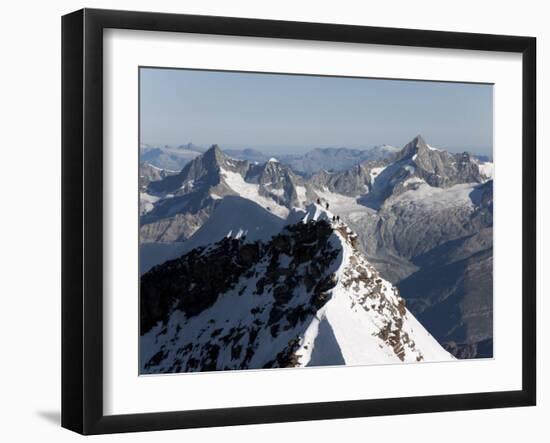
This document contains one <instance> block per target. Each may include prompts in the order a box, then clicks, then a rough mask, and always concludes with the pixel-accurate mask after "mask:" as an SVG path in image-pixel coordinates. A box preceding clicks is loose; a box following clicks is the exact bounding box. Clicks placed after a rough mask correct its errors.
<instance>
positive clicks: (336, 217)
mask: <svg viewBox="0 0 550 443" xmlns="http://www.w3.org/2000/svg"><path fill="white" fill-rule="evenodd" d="M317 204H318V205H322V203H321V199H320V198H318V199H317ZM328 208H329V203H328V202H326V203H325V209H326V210H327V211H328ZM332 222H333V223H335V222H338V223H340V216H339V215H333V216H332Z"/></svg>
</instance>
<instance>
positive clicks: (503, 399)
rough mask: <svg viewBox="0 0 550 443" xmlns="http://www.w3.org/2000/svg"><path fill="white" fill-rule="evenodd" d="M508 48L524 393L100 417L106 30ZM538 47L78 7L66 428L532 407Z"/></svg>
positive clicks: (69, 74)
mask: <svg viewBox="0 0 550 443" xmlns="http://www.w3.org/2000/svg"><path fill="white" fill-rule="evenodd" d="M107 28H118V29H133V30H147V31H172V32H192V33H199V34H217V35H227V36H251V37H269V38H280V39H301V40H317V41H327V42H353V43H369V44H378V45H398V46H416V47H431V48H454V49H469V50H481V51H503V52H512V53H520V54H522V64H523V85H522V88H523V98H522V100H523V104H522V106H523V109H522V128H523V136H522V137H523V138H522V157H523V165H522V186H523V189H522V193H523V208H522V211H523V214H522V220H523V234H522V240H523V257H522V263H523V269H522V288H523V293H522V389H521V390H517V391H506V392H479V393H473V394H459V395H436V396H420V397H404V398H392V399H371V400H357V401H336V402H325V403H307V404H290V405H266V406H261V407H237V408H228V409H209V410H191V411H177V412H160V413H142V414H131V415H108V416H107V415H104V413H103V407H102V405H103V375H102V372H103V343H102V340H103V338H102V324H103V319H102V315H103V314H102V313H103V298H102V282H103V280H102V266H103V255H102V254H103V250H102V244H103V228H102V220H103V210H102V205H103V201H102V195H103V189H102V188H103V184H102V176H103V166H102V160H103V148H102V138H103V122H102V120H103V111H102V109H103V108H102V107H103V96H102V94H103V88H102V82H103V79H102V76H103V38H102V37H103V30H104V29H107ZM535 88H536V39H535V38H533V37H517V36H504V35H485V34H471V33H456V32H440V31H423V30H411V29H391V28H378V27H364V26H349V25H339V24H320V23H301V22H289V21H275V20H257V19H244V18H232V17H211V16H197V15H180V14H164V13H150V12H128V11H110V10H97V9H83V10H79V11H76V12H73V13H71V14H68V15H65V16H63V18H62V426H63V427H65V428H68V429H71V430H73V431H76V432H79V433H82V434H105V433H116V432H132V431H151V430H162V429H178V428H194V427H210V426H228V425H240V424H256V423H273V422H289V421H301V420H320V419H332V418H348V417H363V416H380V415H390V414H412V413H425V412H437V411H457V410H467V409H486V408H502V407H513V406H531V405H535V403H536V315H535V309H536V118H535V116H536V89H535Z"/></svg>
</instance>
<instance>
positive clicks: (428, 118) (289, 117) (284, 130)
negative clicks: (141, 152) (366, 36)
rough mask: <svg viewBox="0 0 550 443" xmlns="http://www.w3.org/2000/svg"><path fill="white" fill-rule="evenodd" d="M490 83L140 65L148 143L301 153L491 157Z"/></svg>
mask: <svg viewBox="0 0 550 443" xmlns="http://www.w3.org/2000/svg"><path fill="white" fill-rule="evenodd" d="M492 108H493V88H492V85H487V84H466V83H448V82H432V81H411V80H384V79H369V78H350V77H322V76H303V75H291V74H257V73H241V72H225V71H202V70H185V69H162V68H141V69H140V142H141V143H143V144H148V145H151V146H165V145H169V146H179V145H185V144H187V143H189V142H192V143H193V144H195V145H197V146H201V147H205V148H207V147H209V146H211V145H212V144H218V145H220V147H221V148H222V149H246V148H251V149H255V150H258V151H262V152H265V153H268V154H273V155H277V154H279V155H280V154H302V153H304V152H306V151H309V150H311V149H314V148H327V147H332V148H341V147H345V148H355V149H357V148H360V149H368V148H372V147H373V146H377V145H383V144H388V145H392V146H395V147H398V148H401V147H403V146H404V145H405V144H406V143H408V142H409V141H410V140H412V139H413V138H414V137H415V136H416V135H417V134H422V136H423V137H424V139H425V140H426V142H427V143H428V144H430V145H432V146H435V147H438V148H442V149H446V150H449V151H451V152H463V151H468V152H470V153H473V154H478V155H488V156H491V157H492V143H493V112H492Z"/></svg>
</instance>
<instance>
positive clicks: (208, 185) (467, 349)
mask: <svg viewBox="0 0 550 443" xmlns="http://www.w3.org/2000/svg"><path fill="white" fill-rule="evenodd" d="M186 149H187V148H183V149H182V151H186ZM379 151H380V152H381V154H379V155H376V156H374V157H375V158H368V159H366V160H359V161H358V160H357V158H356V157H354V155H355V154H353V153H350V152H348V150H344V151H341V152H340V150H335V151H333V150H329V151H326V152H325V151H324V150H319V152H321V153H320V154H319V153H318V152H317V150H315V151H313V152H315V155H313V154H312V155H310V156H308V155H307V154H306V155H305V156H303V157H304V158H305V157H307V158H308V161H310V163H307V164H309V165H312V164H315V165H317V166H315V167H312V168H311V169H309V171H313V169H316V168H317V167H320V165H321V164H322V163H323V161H324V159H328V158H333V159H335V158H338V159H340V160H342V162H344V163H345V162H347V161H351V160H350V159H351V158H355V160H354V162H357V163H353V164H351V165H350V166H348V167H346V168H344V169H343V170H339V168H334V167H333V168H330V169H331V170H330V171H329V170H326V169H327V168H322V169H323V170H320V171H316V172H315V173H309V172H307V171H305V170H303V171H296V170H295V169H294V168H297V167H298V168H300V167H301V168H303V169H306V168H305V166H304V165H305V164H306V163H303V161H304V158H301V159H300V162H302V163H299V162H298V163H296V164H298V165H302V166H296V164H294V166H293V163H292V162H289V164H285V163H284V162H282V161H281V160H280V159H273V158H263V159H262V160H263V161H260V160H259V158H260V157H259V156H258V155H256V154H255V153H253V152H248V153H247V155H249V158H255V160H248V159H236V158H231V157H230V156H228V155H227V154H228V152H227V151H226V152H223V151H222V150H221V149H220V148H219V147H218V146H217V145H215V146H213V147H211V148H210V149H208V150H207V151H206V152H204V153H199V152H198V151H195V152H197V155H195V156H194V157H193V159H192V160H190V161H189V162H187V163H186V164H185V166H184V167H183V168H182V169H181V170H180V172H178V173H172V172H168V173H166V174H165V176H164V177H160V179H153V178H154V177H151V178H149V179H148V180H149V183H148V184H146V185H145V182H144V187H143V188H142V190H141V199H142V201H141V207H142V208H145V207H146V210H142V216H141V219H140V238H141V242H142V245H141V272H142V273H144V276H143V279H145V278H146V277H145V276H150V275H152V274H151V273H153V274H154V273H155V272H160V271H159V270H160V269H162V267H159V266H158V265H161V264H162V263H164V262H165V261H166V260H169V259H177V258H178V257H181V259H179V260H184V261H185V260H188V259H186V258H185V257H187V256H188V255H189V254H196V252H193V251H196V250H197V249H198V248H209V247H213V246H209V245H213V244H217V243H216V242H222V243H223V242H226V243H227V242H228V240H224V239H225V238H226V237H227V236H229V238H233V239H235V237H238V238H237V239H235V240H239V241H238V242H237V243H239V244H241V243H242V244H243V245H247V244H250V243H254V242H261V243H262V244H265V245H268V244H269V243H270V242H271V241H272V240H271V239H273V238H275V237H276V236H277V235H280V233H281V232H283V231H284V229H285V226H288V225H290V224H296V223H297V222H299V221H301V219H298V220H297V219H296V217H297V216H296V214H297V213H298V212H299V209H300V208H301V209H302V210H304V209H305V208H308V207H309V208H310V209H308V211H311V210H312V209H311V206H309V205H311V204H312V203H315V202H320V203H322V205H326V204H328V205H329V211H332V213H333V214H334V215H335V216H336V215H338V216H339V217H340V218H341V220H342V222H345V223H346V227H349V229H350V230H352V231H353V232H354V233H356V235H357V241H356V242H355V246H354V248H355V249H354V250H356V251H357V254H360V256H361V260H365V261H367V262H368V263H369V265H368V266H369V267H373V269H374V268H375V269H376V272H378V273H379V274H380V278H381V279H384V280H387V281H389V282H391V284H393V285H394V286H395V287H396V288H398V289H399V293H400V296H401V297H403V298H404V299H405V300H406V301H407V307H408V308H409V309H410V311H411V313H412V315H414V316H415V317H417V318H418V319H419V320H420V322H421V323H422V325H424V327H425V328H426V329H427V330H428V331H429V332H430V333H431V334H432V335H433V336H434V337H435V338H436V339H437V341H438V342H439V343H440V344H441V345H442V346H444V347H445V348H446V349H448V350H449V351H450V352H451V353H453V354H454V355H455V356H457V357H459V358H472V357H489V356H491V355H492V338H493V337H492V309H493V304H492V300H493V299H492V204H493V203H492V171H493V166H492V163H489V162H482V161H480V160H479V159H477V158H476V157H474V156H472V155H470V154H468V153H462V154H451V153H449V152H447V151H445V150H442V149H437V148H434V147H432V146H430V145H428V144H427V143H426V142H425V141H424V140H423V139H422V137H420V136H417V137H415V138H414V139H413V140H411V142H409V143H408V144H407V145H406V146H404V147H403V148H401V149H395V148H391V147H384V148H380V149H379ZM360 152H362V151H360ZM365 152H367V151H365ZM233 154H234V155H235V153H234V152H233ZM308 154H309V153H308ZM325 154H326V157H325ZM318 155H320V157H319V156H318ZM365 155H366V154H365ZM235 156H237V155H235ZM319 158H322V159H323V160H322V161H321V160H319ZM142 160H143V156H142ZM294 160H296V159H294ZM327 161H328V160H327ZM333 163H334V164H338V162H337V161H336V160H333ZM342 164H343V163H342ZM306 172H307V173H306ZM316 207H317V208H319V207H320V205H316ZM301 217H302V218H304V217H308V215H307V213H306V214H305V215H304V214H303V215H302V216H301ZM323 217H324V216H323ZM325 218H326V217H325ZM328 222H329V225H331V226H333V225H332V220H331V219H329V220H328ZM285 235H286V234H285ZM229 243H231V242H229ZM231 244H232V243H231ZM220 247H221V246H220ZM223 247H224V248H227V247H229V246H228V245H225V246H223ZM235 247H237V246H235ZM239 248H240V246H239ZM239 248H237V251H236V252H238V250H240V249H239ZM354 253H355V252H354ZM262 257H263V255H262ZM265 257H268V256H265ZM291 258H292V257H291ZM270 260H271V258H270ZM169 263H172V262H169ZM155 266H156V267H155ZM166 266H168V263H167V264H166ZM170 266H173V264H172V265H170ZM251 266H252V265H251ZM254 266H256V265H254ZM327 266H328V265H327ZM166 269H167V270H168V269H171V268H169V267H168V268H166ZM148 271H150V272H148ZM166 272H168V271H166ZM170 272H172V271H170ZM147 278H153V277H147ZM143 281H145V280H142V284H143ZM189 284H191V283H189ZM142 288H143V286H142ZM228 288H229V287H228ZM227 290H229V289H227ZM248 290H249V289H244V291H248ZM172 301H173V300H172ZM171 303H172V302H171ZM170 306H172V305H171V304H170ZM251 309H252V307H251ZM201 312H202V311H201ZM205 312H206V311H205ZM171 315H172V314H168V313H166V317H165V318H164V320H163V322H164V323H163V324H164V325H165V326H166V327H169V324H171V323H170V322H171V321H172V320H170V318H172V317H171ZM174 315H175V314H174ZM177 315H182V314H177ZM185 315H187V314H185ZM346 315H347V314H346ZM180 320H181V319H180ZM234 320H235V319H233V320H232V319H229V322H230V323H231V322H233V321H234ZM182 321H183V320H182ZM235 321H236V320H235ZM262 321H263V320H262ZM174 324H175V323H174ZM279 327H282V325H279ZM331 327H332V326H331ZM218 329H219V328H218ZM306 329H307V328H306ZM142 332H143V331H142ZM156 333H158V331H157V332H156ZM297 336H298V337H301V338H299V340H298V341H301V340H302V341H303V338H304V337H303V336H302V335H300V334H298V335H297ZM285 337H286V336H285ZM170 339H171V340H172V339H175V338H174V337H171V338H170ZM339 346H340V347H341V346H346V345H344V344H339ZM152 349H155V348H154V347H153V348H152ZM201 352H202V351H201ZM280 352H283V350H281V351H280ZM350 352H351V351H350ZM201 355H202V354H201ZM300 355H305V354H303V350H301V351H300ZM151 358H152V356H151ZM166 358H168V357H166ZM197 358H198V357H197ZM201 358H202V357H201ZM157 360H158V361H159V364H153V363H154V361H156V359H153V362H152V363H150V362H149V361H148V362H144V363H143V364H144V365H146V364H149V367H150V368H153V367H155V368H158V367H160V366H159V365H160V361H165V358H163V359H160V356H158V358H157ZM344 360H345V359H344ZM166 361H168V360H166ZM170 361H172V360H170ZM224 361H226V360H224ZM232 361H233V360H232ZM238 361H239V363H237V360H235V361H233V363H231V365H233V364H234V365H237V366H238V365H242V364H244V363H243V360H238ZM258 361H260V360H258ZM261 361H262V362H263V363H262V364H267V363H268V361H264V360H261ZM303 363H304V364H305V360H304V361H303ZM258 364H259V363H258ZM162 365H164V363H163V364H162ZM162 365H161V366H162ZM182 365H183V363H182ZM182 367H183V366H182ZM232 367H233V366H232ZM162 368H163V370H164V369H166V370H168V369H169V368H167V367H165V366H162ZM186 368H187V369H186V370H192V368H190V367H189V366H186ZM144 370H145V371H147V368H145V366H144Z"/></svg>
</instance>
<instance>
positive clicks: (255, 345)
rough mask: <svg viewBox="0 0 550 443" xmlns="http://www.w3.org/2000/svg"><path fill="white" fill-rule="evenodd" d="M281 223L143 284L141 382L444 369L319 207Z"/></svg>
mask: <svg viewBox="0 0 550 443" xmlns="http://www.w3.org/2000/svg"><path fill="white" fill-rule="evenodd" d="M300 219H301V220H300ZM288 220H289V223H290V224H287V225H286V226H285V227H284V228H283V229H282V230H280V231H279V232H278V233H275V234H274V235H271V236H270V235H265V236H264V237H261V238H258V239H257V240H256V241H252V240H251V239H250V238H249V237H248V236H245V235H243V233H242V232H240V233H238V234H237V235H236V236H231V235H229V236H227V237H225V238H223V239H222V240H221V241H218V242H216V243H213V244H210V245H208V246H204V247H199V248H196V249H193V250H191V251H190V252H188V253H187V254H185V255H183V256H181V257H180V258H178V259H176V260H172V261H168V262H166V263H164V264H163V265H160V266H157V267H155V268H153V269H152V270H151V271H149V272H148V273H146V274H145V275H143V276H142V278H141V293H140V300H141V309H140V312H141V320H140V323H141V324H140V333H141V339H140V340H141V350H140V355H141V372H142V373H167V372H191V371H214V370H230V369H250V368H276V367H279V368H280V367H303V366H322V365H342V364H346V365H366V364H384V363H397V362H418V361H445V360H452V359H453V357H452V356H451V355H450V354H449V353H448V352H446V351H445V350H444V349H443V348H442V347H441V345H439V343H438V342H437V341H436V340H435V339H434V338H433V337H432V336H431V335H430V334H429V333H428V332H427V331H426V330H425V329H424V327H423V326H422V325H421V324H420V323H419V322H418V321H417V320H416V319H415V318H414V317H413V316H412V314H411V313H410V312H409V311H408V310H407V308H406V307H405V300H404V299H403V298H402V297H401V296H400V295H399V292H398V290H397V289H396V288H395V287H394V286H392V285H391V284H390V283H389V282H388V281H386V280H384V279H383V278H381V277H380V275H379V274H378V272H377V271H376V269H374V267H372V266H371V265H370V263H369V262H368V261H367V260H366V258H365V257H364V256H363V255H362V254H361V252H360V251H359V249H358V248H357V242H356V238H357V237H356V235H355V234H354V233H353V232H352V231H351V230H350V229H349V228H348V227H347V226H346V225H345V224H344V223H341V222H336V221H334V216H333V214H331V213H330V212H328V211H326V210H324V209H323V208H321V207H320V206H318V205H309V206H308V207H307V210H306V211H301V210H294V211H292V213H291V214H290V216H289V219H288ZM296 220H299V221H298V222H297V223H293V221H296Z"/></svg>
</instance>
